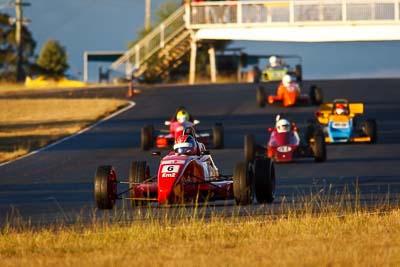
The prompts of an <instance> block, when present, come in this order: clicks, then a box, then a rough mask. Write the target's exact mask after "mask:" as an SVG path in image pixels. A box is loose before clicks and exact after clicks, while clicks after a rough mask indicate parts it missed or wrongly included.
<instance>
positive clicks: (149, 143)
mask: <svg viewBox="0 0 400 267" xmlns="http://www.w3.org/2000/svg"><path fill="white" fill-rule="evenodd" d="M153 139H154V127H153V126H152V125H146V126H144V127H143V128H142V131H141V143H140V147H141V149H142V150H149V149H150V148H152V147H153Z"/></svg>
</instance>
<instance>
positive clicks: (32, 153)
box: [0, 101, 136, 167]
mask: <svg viewBox="0 0 400 267" xmlns="http://www.w3.org/2000/svg"><path fill="white" fill-rule="evenodd" d="M127 102H128V106H126V107H124V108H123V109H120V110H118V111H117V112H115V113H112V114H110V115H109V116H107V117H105V118H103V119H101V120H99V121H97V122H96V123H95V124H92V125H90V126H88V127H86V128H84V129H82V130H80V131H79V132H76V133H74V134H73V135H70V136H66V137H64V138H62V139H60V140H57V141H55V142H54V143H51V144H49V145H47V146H44V147H41V148H39V149H38V150H34V151H31V152H29V153H28V154H25V155H23V156H21V157H18V158H16V159H13V160H10V161H6V162H3V163H0V167H2V166H4V165H7V164H10V163H12V162H15V161H18V160H21V159H23V158H27V157H30V156H32V155H35V154H37V153H39V152H41V151H43V150H46V149H49V148H51V147H53V146H56V145H58V144H60V143H62V142H65V141H67V140H69V139H72V138H74V137H75V136H77V135H80V134H82V133H84V132H87V131H89V130H91V129H93V128H94V127H96V126H97V125H99V124H100V123H103V122H105V121H107V120H109V119H112V118H114V117H115V116H118V115H119V114H121V113H123V112H125V111H127V110H129V109H131V108H133V107H134V106H135V105H136V103H135V102H133V101H127Z"/></svg>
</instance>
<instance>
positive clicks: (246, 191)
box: [233, 162, 253, 205]
mask: <svg viewBox="0 0 400 267" xmlns="http://www.w3.org/2000/svg"><path fill="white" fill-rule="evenodd" d="M233 195H234V198H235V200H236V204H237V205H249V204H251V203H252V201H253V198H252V171H251V167H250V164H248V163H247V162H239V163H237V164H236V165H235V169H234V170H233Z"/></svg>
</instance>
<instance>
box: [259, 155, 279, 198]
mask: <svg viewBox="0 0 400 267" xmlns="http://www.w3.org/2000/svg"><path fill="white" fill-rule="evenodd" d="M254 191H255V196H256V199H257V202H258V203H272V202H273V201H274V198H275V167H274V163H273V161H272V160H271V159H269V158H258V159H256V160H255V161H254Z"/></svg>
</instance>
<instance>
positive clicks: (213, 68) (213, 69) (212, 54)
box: [208, 46, 217, 83]
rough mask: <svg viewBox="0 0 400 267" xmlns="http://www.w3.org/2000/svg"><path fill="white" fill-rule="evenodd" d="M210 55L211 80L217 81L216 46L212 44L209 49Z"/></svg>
mask: <svg viewBox="0 0 400 267" xmlns="http://www.w3.org/2000/svg"><path fill="white" fill-rule="evenodd" d="M208 55H209V56H210V75H211V82H212V83H215V82H217V65H216V62H215V48H214V46H211V47H210V49H208Z"/></svg>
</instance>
